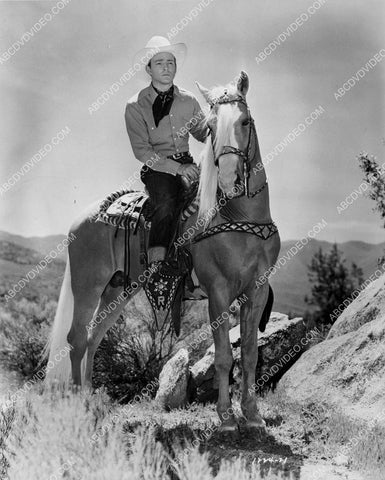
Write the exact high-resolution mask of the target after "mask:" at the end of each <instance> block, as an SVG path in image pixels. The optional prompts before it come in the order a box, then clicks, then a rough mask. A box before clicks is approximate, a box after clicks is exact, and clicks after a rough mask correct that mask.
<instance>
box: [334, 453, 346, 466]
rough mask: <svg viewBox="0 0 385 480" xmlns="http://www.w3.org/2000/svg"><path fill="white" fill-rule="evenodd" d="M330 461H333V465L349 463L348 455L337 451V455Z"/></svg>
mask: <svg viewBox="0 0 385 480" xmlns="http://www.w3.org/2000/svg"><path fill="white" fill-rule="evenodd" d="M332 462H333V463H334V465H338V466H340V465H344V466H348V465H349V457H348V456H347V455H344V454H343V453H339V454H338V455H336V456H335V457H334V458H333V460H332Z"/></svg>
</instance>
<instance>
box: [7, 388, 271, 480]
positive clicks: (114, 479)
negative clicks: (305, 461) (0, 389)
mask: <svg viewBox="0 0 385 480" xmlns="http://www.w3.org/2000/svg"><path fill="white" fill-rule="evenodd" d="M150 405H151V407H150ZM147 407H148V408H147ZM195 408H196V411H195V413H194V414H192V413H191V412H189V411H187V410H185V411H183V410H180V411H178V412H179V413H177V415H176V418H174V419H173V415H172V412H171V413H169V414H166V413H164V414H163V415H159V413H160V412H159V410H158V412H157V409H156V406H154V404H150V403H146V402H144V403H143V404H140V406H138V407H137V412H136V414H133V416H132V417H131V418H129V420H130V423H131V424H134V423H136V420H139V419H140V418H143V416H144V413H145V412H147V420H148V421H147V422H146V424H147V425H142V426H139V427H137V428H135V429H134V430H131V431H130V432H128V431H127V429H126V430H125V429H123V428H122V426H123V425H124V421H125V420H126V418H125V417H121V420H122V421H115V422H111V418H114V417H113V415H115V418H116V415H119V412H121V410H122V407H121V406H119V405H116V404H111V402H110V401H109V399H108V398H107V397H106V396H105V395H104V394H103V393H100V394H96V395H93V396H90V395H87V394H85V393H82V394H72V393H67V394H58V393H45V394H43V395H42V394H41V393H39V392H38V391H36V390H35V391H31V392H30V393H29V394H28V397H27V398H24V399H23V400H20V402H19V403H18V404H17V405H16V406H15V407H12V408H10V409H8V410H7V411H6V412H3V414H2V422H0V426H1V437H2V438H3V440H4V445H3V447H4V458H3V465H4V466H5V467H7V468H4V470H5V469H7V470H8V472H7V473H8V477H6V476H5V472H3V476H2V478H9V479H10V480H25V479H26V478H28V480H40V479H42V478H47V479H50V480H54V479H59V478H66V479H82V480H88V479H90V480H91V479H92V480H105V479H106V480H107V479H108V480H126V479H127V480H128V479H129V480H136V479H137V480H164V479H167V478H169V474H170V472H173V475H174V476H173V478H176V477H175V473H176V474H177V475H178V477H179V478H180V480H196V479H198V478H199V479H202V480H204V479H207V480H211V479H214V478H215V479H217V480H227V479H229V480H230V478H231V480H233V479H234V476H235V475H236V477H237V478H240V479H242V480H251V479H253V480H259V479H260V478H261V477H260V476H259V474H258V471H257V470H258V465H252V466H251V467H247V466H246V463H245V461H244V460H242V459H241V458H239V459H237V460H236V462H233V463H231V464H230V463H228V462H222V464H221V465H220V469H219V471H218V472H217V474H216V476H214V475H213V473H212V470H211V467H210V465H209V460H208V454H207V453H203V454H202V453H199V446H195V447H194V446H192V445H191V442H190V443H189V442H188V441H187V443H185V444H184V445H181V444H180V442H178V441H176V442H175V445H173V449H174V455H173V457H177V456H178V455H179V453H180V452H181V449H182V448H186V445H187V446H188V448H189V453H188V455H182V456H181V461H180V462H179V463H175V461H173V460H172V458H171V456H170V454H169V452H168V451H166V449H165V448H164V446H163V445H162V443H161V442H160V441H157V440H156V437H157V435H156V432H155V430H154V429H155V425H154V423H155V422H156V417H157V413H158V418H159V419H160V423H161V424H163V425H166V424H167V425H169V426H172V425H173V424H174V425H175V426H176V425H177V424H178V422H180V421H182V423H183V417H184V419H185V423H186V424H187V423H188V422H190V423H193V422H195V421H196V420H197V417H198V415H197V410H200V411H201V413H202V416H200V417H201V418H200V421H201V422H202V423H201V424H200V425H201V426H202V428H203V426H204V425H207V423H209V422H210V419H211V417H212V415H213V414H214V411H213V408H212V407H209V408H207V409H206V408H204V407H195ZM151 409H152V410H151ZM203 412H205V415H206V417H205V418H204V415H203ZM135 417H136V420H135ZM106 423H109V425H110V427H109V428H108V429H107V430H105V431H104V434H103V435H102V436H99V437H98V440H97V441H92V436H93V435H94V434H95V433H96V432H97V431H100V429H101V428H102V426H103V425H104V424H106ZM158 426H159V425H158ZM124 430H125V431H124ZM264 478H265V479H266V480H270V479H271V480H276V479H278V478H280V477H277V476H275V475H270V476H264Z"/></svg>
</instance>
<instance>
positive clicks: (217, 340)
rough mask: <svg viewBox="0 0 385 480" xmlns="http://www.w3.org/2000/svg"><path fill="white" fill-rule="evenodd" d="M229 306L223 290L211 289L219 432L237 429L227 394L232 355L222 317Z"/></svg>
mask: <svg viewBox="0 0 385 480" xmlns="http://www.w3.org/2000/svg"><path fill="white" fill-rule="evenodd" d="M229 306H230V302H229V299H228V295H227V293H226V291H225V290H224V288H215V289H214V288H212V289H211V292H210V294H209V313H210V322H211V325H212V330H213V337H214V344H215V360H214V363H215V371H216V375H217V379H218V383H219V396H218V404H217V412H218V415H219V418H220V420H221V427H220V430H221V431H233V430H235V429H236V428H237V423H236V422H235V418H234V414H233V410H232V408H231V401H230V394H229V373H230V369H231V367H232V364H233V355H232V352H231V344H230V339H229V320H228V315H226V316H225V315H224V313H226V312H228V310H229ZM225 317H226V318H225Z"/></svg>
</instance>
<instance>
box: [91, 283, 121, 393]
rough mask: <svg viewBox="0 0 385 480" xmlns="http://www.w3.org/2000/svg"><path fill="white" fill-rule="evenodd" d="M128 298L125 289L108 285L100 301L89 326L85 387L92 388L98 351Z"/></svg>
mask: <svg viewBox="0 0 385 480" xmlns="http://www.w3.org/2000/svg"><path fill="white" fill-rule="evenodd" d="M127 301H128V297H126V295H123V288H122V287H120V288H113V287H111V285H107V287H106V289H105V290H104V292H103V295H102V298H101V300H100V304H99V308H98V311H97V313H96V315H95V317H94V318H93V319H92V322H91V323H90V324H89V325H88V327H87V330H88V341H87V363H86V374H85V385H86V386H88V387H90V388H91V387H92V370H93V365H94V357H95V353H96V350H97V348H98V346H99V344H100V342H101V341H102V339H103V337H104V335H105V334H106V332H107V330H108V329H109V328H110V327H112V325H114V323H115V322H116V320H117V319H118V318H119V315H120V314H121V312H122V311H123V309H124V306H125V305H126V304H127Z"/></svg>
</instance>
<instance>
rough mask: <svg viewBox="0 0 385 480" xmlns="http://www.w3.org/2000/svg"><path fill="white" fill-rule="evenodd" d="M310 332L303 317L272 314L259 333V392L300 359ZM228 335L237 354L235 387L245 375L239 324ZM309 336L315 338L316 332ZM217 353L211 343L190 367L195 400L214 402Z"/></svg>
mask: <svg viewBox="0 0 385 480" xmlns="http://www.w3.org/2000/svg"><path fill="white" fill-rule="evenodd" d="M307 334H308V336H309V332H307V328H306V325H305V324H304V322H303V320H302V318H294V319H291V320H289V318H288V316H287V315H284V314H281V313H277V312H272V313H271V316H270V321H269V323H268V324H267V327H266V330H265V332H264V333H260V332H259V333H258V364H257V369H256V381H257V383H258V387H257V388H256V390H257V391H259V392H262V391H263V390H265V389H266V388H268V387H269V386H271V385H272V384H273V385H274V384H275V383H276V382H277V381H278V379H279V378H280V377H281V376H282V375H283V373H284V372H285V371H286V370H287V369H288V368H289V367H290V366H291V365H292V364H293V363H294V362H295V361H296V360H297V358H298V357H299V356H300V355H301V354H302V353H303V351H304V350H305V349H306V348H307V347H308V344H309V341H308V340H307V337H306V335H307ZM229 336H230V343H231V346H232V349H233V357H234V363H233V369H232V376H231V383H233V384H235V387H233V388H239V384H240V381H241V375H242V369H241V348H240V346H241V338H240V326H239V325H237V326H235V327H234V328H232V329H231V330H230V331H229ZM310 337H312V338H313V334H311V335H310ZM310 337H309V339H310ZM302 339H305V341H304V342H303V343H301V340H302ZM214 353H215V347H214V344H212V345H211V346H210V347H209V348H208V349H207V351H206V354H205V355H204V357H203V358H202V359H201V360H199V361H198V362H197V363H196V364H195V365H194V366H193V367H192V368H191V378H192V382H193V385H194V387H195V395H194V397H193V399H194V400H196V401H199V402H206V401H215V400H216V398H217V396H218V392H217V390H216V387H217V384H216V380H215V367H214Z"/></svg>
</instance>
